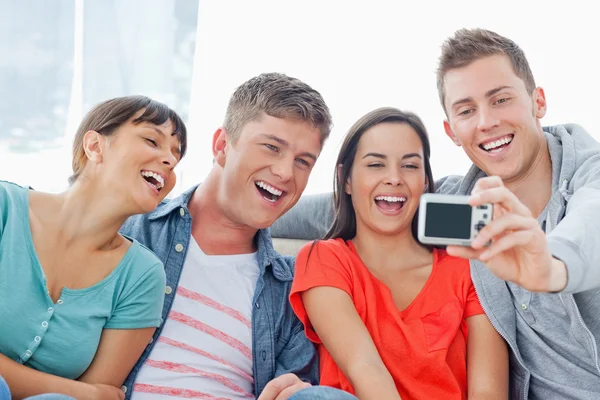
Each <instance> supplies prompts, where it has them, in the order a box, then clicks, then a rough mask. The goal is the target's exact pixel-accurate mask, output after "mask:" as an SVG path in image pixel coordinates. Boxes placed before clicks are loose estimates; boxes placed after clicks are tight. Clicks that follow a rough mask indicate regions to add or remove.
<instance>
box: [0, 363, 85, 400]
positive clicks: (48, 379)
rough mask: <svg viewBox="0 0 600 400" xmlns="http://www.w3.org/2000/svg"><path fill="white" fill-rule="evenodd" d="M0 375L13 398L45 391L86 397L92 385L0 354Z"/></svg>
mask: <svg viewBox="0 0 600 400" xmlns="http://www.w3.org/2000/svg"><path fill="white" fill-rule="evenodd" d="M0 375H2V376H3V377H4V379H5V380H6V382H7V383H8V386H9V388H10V390H11V394H12V397H13V399H23V398H26V397H28V396H33V395H36V394H44V393H60V394H65V395H68V396H72V397H75V398H76V399H86V398H87V397H88V394H89V392H90V385H88V384H86V383H83V382H77V381H74V380H71V379H66V378H61V377H59V376H55V375H51V374H47V373H45V372H40V371H37V370H35V369H33V368H29V367H26V366H24V365H21V364H19V363H18V362H16V361H13V360H11V359H10V358H8V357H6V356H5V355H3V354H0Z"/></svg>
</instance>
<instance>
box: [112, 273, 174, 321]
mask: <svg viewBox="0 0 600 400" xmlns="http://www.w3.org/2000/svg"><path fill="white" fill-rule="evenodd" d="M165 284H166V277H165V270H164V268H163V265H162V263H161V262H157V263H156V264H154V265H153V266H152V268H150V269H148V270H147V271H146V272H145V273H144V274H143V275H142V276H141V277H140V278H139V279H138V280H137V282H135V284H133V285H132V286H131V287H130V288H128V289H127V288H126V291H125V293H124V294H123V295H122V296H120V298H119V300H118V302H117V305H116V307H115V309H114V311H113V313H112V315H111V317H110V319H109V320H108V321H107V323H106V325H105V328H108V329H141V328H151V327H158V326H160V324H161V322H162V321H161V316H162V308H163V301H164V297H165Z"/></svg>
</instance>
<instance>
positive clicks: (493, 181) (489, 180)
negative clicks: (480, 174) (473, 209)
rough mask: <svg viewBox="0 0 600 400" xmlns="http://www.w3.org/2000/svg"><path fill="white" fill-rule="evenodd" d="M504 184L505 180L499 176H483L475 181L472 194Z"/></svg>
mask: <svg viewBox="0 0 600 400" xmlns="http://www.w3.org/2000/svg"><path fill="white" fill-rule="evenodd" d="M502 186H504V182H502V178H500V177H499V176H486V177H485V178H481V179H479V180H478V181H477V182H475V186H473V190H471V194H477V193H479V192H482V191H484V190H486V189H491V188H495V187H502Z"/></svg>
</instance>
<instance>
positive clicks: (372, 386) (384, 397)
mask: <svg viewBox="0 0 600 400" xmlns="http://www.w3.org/2000/svg"><path fill="white" fill-rule="evenodd" d="M348 380H349V381H350V383H351V384H352V387H353V388H354V391H355V392H356V397H358V398H359V399H361V400H371V399H372V400H388V399H390V400H392V399H393V400H398V399H400V394H398V389H396V384H395V383H394V379H393V378H392V375H390V372H389V371H388V370H387V368H386V367H385V365H383V364H381V363H375V364H373V363H369V364H363V363H356V364H354V365H353V367H352V369H350V370H348Z"/></svg>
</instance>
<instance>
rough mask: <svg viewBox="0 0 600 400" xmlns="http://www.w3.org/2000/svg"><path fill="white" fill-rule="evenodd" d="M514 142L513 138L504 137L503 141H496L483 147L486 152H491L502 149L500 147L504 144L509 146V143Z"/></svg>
mask: <svg viewBox="0 0 600 400" xmlns="http://www.w3.org/2000/svg"><path fill="white" fill-rule="evenodd" d="M512 140H513V137H512V136H505V137H503V138H501V139H498V140H496V141H494V142H489V143H486V144H484V145H482V147H483V148H484V149H485V150H488V151H489V150H492V149H495V148H497V147H500V146H502V145H504V144H508V143H510V142H512Z"/></svg>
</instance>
